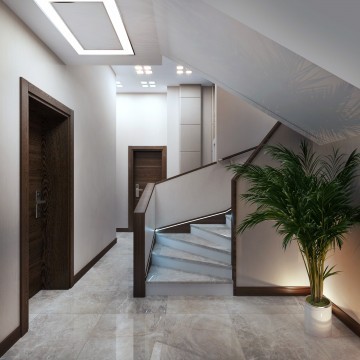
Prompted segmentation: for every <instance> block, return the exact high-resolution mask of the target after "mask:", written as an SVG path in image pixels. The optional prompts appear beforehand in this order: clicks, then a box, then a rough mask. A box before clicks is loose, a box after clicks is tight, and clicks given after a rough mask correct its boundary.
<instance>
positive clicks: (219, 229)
mask: <svg viewBox="0 0 360 360" xmlns="http://www.w3.org/2000/svg"><path fill="white" fill-rule="evenodd" d="M191 227H194V228H196V229H199V230H202V231H206V232H208V233H213V234H216V235H219V236H221V237H223V238H225V239H229V240H231V229H230V228H229V227H228V226H227V225H226V224H191Z"/></svg>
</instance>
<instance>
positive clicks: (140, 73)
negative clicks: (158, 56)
mask: <svg viewBox="0 0 360 360" xmlns="http://www.w3.org/2000/svg"><path fill="white" fill-rule="evenodd" d="M136 73H137V74H138V75H143V74H144V72H143V71H142V70H137V71H136Z"/></svg>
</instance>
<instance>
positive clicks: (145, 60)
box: [2, 0, 161, 65]
mask: <svg viewBox="0 0 360 360" xmlns="http://www.w3.org/2000/svg"><path fill="white" fill-rule="evenodd" d="M2 1H3V2H4V3H5V4H6V5H7V6H8V7H9V8H10V9H12V10H13V11H14V12H15V14H17V16H19V17H20V19H21V20H22V21H23V22H24V23H25V24H26V25H28V26H29V28H30V29H31V30H32V31H33V32H34V33H35V34H36V35H37V36H38V37H39V38H40V39H41V40H42V41H43V42H44V43H45V44H46V45H47V46H48V47H49V48H50V49H51V50H52V51H53V52H54V53H55V54H56V55H57V56H58V57H59V58H60V59H61V60H62V61H63V62H64V63H65V64H68V65H82V64H89V65H113V64H117V65H122V64H123V65H130V64H132V65H137V64H149V65H155V64H156V65H159V64H161V53H160V48H159V42H158V39H157V32H156V26H155V18H154V13H153V7H152V2H151V1H149V0H116V3H117V5H118V9H119V11H120V14H121V17H122V20H123V22H124V25H125V28H126V30H127V33H128V36H129V38H130V41H131V45H132V47H133V49H134V52H135V55H125V56H121V55H111V56H99V55H98V56H96V55H81V56H80V55H78V54H77V53H76V51H75V50H74V49H73V48H72V47H71V46H70V45H69V43H68V42H67V41H66V40H65V38H64V37H63V36H62V35H61V34H60V33H59V32H58V30H57V29H56V28H55V27H54V26H53V25H52V23H51V22H50V20H49V19H48V18H47V17H46V16H45V15H44V13H43V12H42V11H41V10H40V8H39V7H38V6H37V5H36V4H35V2H34V1H33V0H2ZM59 1H60V0H59ZM59 6H60V5H59ZM75 16H76V15H75ZM77 17H78V23H81V22H82V20H81V14H79V13H78V14H77ZM72 23H73V24H74V23H76V19H74V17H73V18H72ZM92 25H93V28H98V29H99V28H101V26H102V19H101V18H98V19H97V20H95V19H94V18H93V19H92ZM78 31H80V30H79V29H78Z"/></svg>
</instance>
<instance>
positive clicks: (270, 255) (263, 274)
mask: <svg viewBox="0 0 360 360" xmlns="http://www.w3.org/2000/svg"><path fill="white" fill-rule="evenodd" d="M300 139H302V137H301V135H299V134H297V133H295V132H294V131H292V130H289V129H288V128H286V127H285V126H284V125H281V126H280V128H279V129H278V130H277V132H276V133H275V134H274V135H273V137H272V138H271V140H270V141H269V144H270V143H271V144H278V143H279V142H281V143H282V144H284V145H285V146H297V145H298V143H299V142H300ZM253 163H254V164H257V165H274V164H275V163H274V161H272V160H271V159H270V158H269V156H268V155H265V154H263V152H261V153H260V154H259V155H258V156H257V157H256V158H255V160H254V161H253ZM246 189H247V184H246V182H245V181H244V180H242V179H241V178H240V180H239V181H238V183H237V193H238V195H240V194H242V193H244V192H245V191H246ZM237 204H238V205H237V208H238V212H237V216H236V225H239V224H240V222H241V221H242V219H243V218H244V217H245V216H246V215H247V214H249V212H251V211H253V210H255V207H253V206H249V205H247V204H245V203H244V202H243V201H242V200H241V199H239V198H238V203H237ZM272 225H273V224H272V223H271V222H264V223H262V224H260V225H258V226H256V227H254V228H253V229H249V230H247V231H245V232H244V233H243V234H241V235H238V236H237V241H236V256H237V258H236V261H237V263H236V285H237V286H308V280H307V276H306V272H305V268H304V264H303V261H302V258H301V256H300V253H299V251H298V248H297V246H296V243H293V244H291V246H290V247H289V248H288V249H287V250H286V252H284V250H283V248H282V240H281V237H280V236H279V235H278V234H277V233H276V232H275V230H274V228H273V227H272Z"/></svg>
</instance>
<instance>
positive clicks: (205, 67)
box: [153, 0, 360, 144]
mask: <svg viewBox="0 0 360 360" xmlns="http://www.w3.org/2000/svg"><path fill="white" fill-rule="evenodd" d="M153 4H154V13H155V19H156V25H157V30H158V38H159V42H160V48H161V52H162V54H163V55H165V56H167V57H169V58H171V59H174V60H176V61H179V62H182V63H184V64H188V65H189V66H191V67H193V68H195V69H197V70H198V71H200V72H201V73H202V74H204V76H205V77H207V78H208V79H209V80H211V81H213V82H214V83H216V84H219V85H221V86H222V87H224V88H226V89H228V90H230V91H232V92H233V93H235V94H238V95H240V96H241V97H243V98H244V99H246V100H247V101H249V102H250V103H252V104H254V105H255V106H257V107H259V108H260V109H262V110H263V111H265V112H267V113H268V114H270V115H272V116H273V117H275V118H276V119H278V120H280V121H281V122H283V123H285V124H287V125H288V126H290V127H291V128H293V129H294V130H296V131H298V132H300V133H302V134H304V135H305V136H307V137H308V138H310V139H312V140H313V141H315V142H317V143H319V144H325V143H328V142H333V141H337V140H340V139H344V138H346V137H349V136H355V135H359V134H360V90H359V89H358V88H356V87H354V86H353V85H351V84H349V83H347V82H345V81H344V80H342V79H340V78H339V77H336V76H335V75H333V74H331V73H329V72H327V71H326V70H324V69H322V68H320V67H319V66H317V65H315V64H313V63H311V62H310V61H308V60H306V59H304V58H303V57H301V56H299V55H297V54H295V53H294V52H292V51H290V50H289V49H287V48H285V47H283V46H281V45H279V44H278V43H276V42H274V41H273V40H271V39H269V38H267V37H265V36H264V35H261V34H260V33H258V32H256V31H255V30H252V29H251V28H249V27H248V26H246V25H244V24H242V23H241V22H239V21H238V20H237V19H235V18H234V17H233V16H229V15H227V14H225V13H224V12H222V11H219V9H216V8H215V7H213V6H211V5H209V4H208V3H207V1H206V0H204V1H203V0H197V1H183V0H153ZM218 6H220V5H218Z"/></svg>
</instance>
